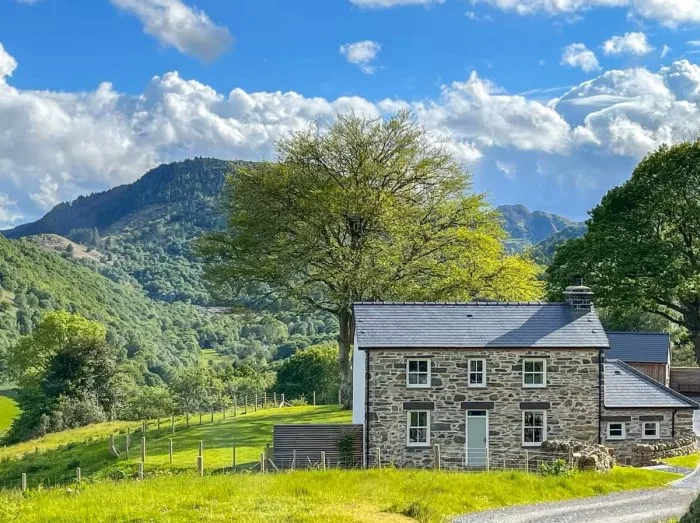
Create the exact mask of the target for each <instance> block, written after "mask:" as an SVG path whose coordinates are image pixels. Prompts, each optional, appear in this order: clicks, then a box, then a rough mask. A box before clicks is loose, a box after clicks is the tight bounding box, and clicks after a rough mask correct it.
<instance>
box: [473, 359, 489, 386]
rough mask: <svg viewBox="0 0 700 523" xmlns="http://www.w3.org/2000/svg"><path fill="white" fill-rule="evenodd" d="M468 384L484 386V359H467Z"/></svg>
mask: <svg viewBox="0 0 700 523" xmlns="http://www.w3.org/2000/svg"><path fill="white" fill-rule="evenodd" d="M469 386H470V387H486V360H485V359H483V358H479V359H470V360H469Z"/></svg>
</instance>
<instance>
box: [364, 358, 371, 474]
mask: <svg viewBox="0 0 700 523" xmlns="http://www.w3.org/2000/svg"><path fill="white" fill-rule="evenodd" d="M369 355H370V352H369V351H365V468H369Z"/></svg>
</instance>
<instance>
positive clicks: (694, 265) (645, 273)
mask: <svg viewBox="0 0 700 523" xmlns="http://www.w3.org/2000/svg"><path fill="white" fill-rule="evenodd" d="M590 216H591V217H590V219H589V220H588V222H587V223H588V232H587V233H586V234H585V236H584V237H583V238H581V239H577V240H572V241H569V242H568V243H566V244H564V245H563V246H562V247H560V248H559V249H558V251H557V254H556V256H555V258H554V261H553V264H552V265H551V266H550V268H549V269H548V275H549V282H550V283H549V286H550V292H552V293H553V294H556V293H558V292H560V291H561V290H562V288H563V287H565V286H566V285H568V284H570V282H571V278H572V277H573V276H574V275H580V276H583V277H584V279H585V280H586V284H587V285H590V286H591V287H592V288H593V290H594V291H595V294H596V299H597V300H598V303H599V304H600V305H602V306H607V307H611V308H617V309H621V310H624V309H627V310H631V309H638V310H641V311H647V312H651V313H654V314H656V315H658V316H661V317H663V318H665V319H666V320H668V321H670V322H672V323H674V324H677V325H680V326H681V327H683V328H685V329H687V331H688V333H689V334H690V338H691V339H692V341H693V344H694V346H695V358H696V360H697V362H698V363H700V142H692V143H683V144H679V145H676V146H673V147H668V146H662V147H661V148H659V149H658V150H657V151H656V152H654V153H652V154H650V155H648V156H647V157H646V158H644V160H642V162H641V163H640V164H639V165H638V166H637V168H636V169H635V171H634V173H633V174H632V177H631V178H630V179H629V180H628V181H627V182H626V183H624V184H623V185H621V186H619V187H615V188H614V189H612V190H610V191H609V192H608V193H607V194H606V195H605V196H604V197H603V199H602V201H601V203H600V204H599V205H598V206H597V207H596V208H595V209H593V210H592V211H591V212H590Z"/></svg>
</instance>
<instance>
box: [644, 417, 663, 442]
mask: <svg viewBox="0 0 700 523" xmlns="http://www.w3.org/2000/svg"><path fill="white" fill-rule="evenodd" d="M647 424H653V425H654V428H655V429H656V434H654V435H653V436H647V435H646V434H644V432H645V426H646V425H647ZM660 432H661V424H660V423H659V422H658V421H642V439H659V438H660V437H661V436H660Z"/></svg>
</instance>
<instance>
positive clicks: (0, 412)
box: [0, 388, 19, 436]
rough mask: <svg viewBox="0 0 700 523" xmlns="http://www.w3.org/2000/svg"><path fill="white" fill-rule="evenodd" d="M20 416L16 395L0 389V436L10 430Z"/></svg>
mask: <svg viewBox="0 0 700 523" xmlns="http://www.w3.org/2000/svg"><path fill="white" fill-rule="evenodd" d="M17 414H19V408H18V407H17V402H16V401H15V395H14V394H13V393H12V392H10V391H7V390H2V388H0V436H2V435H3V433H4V432H5V431H6V430H7V429H8V428H10V425H11V424H12V420H13V419H14V418H15V416H17Z"/></svg>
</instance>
